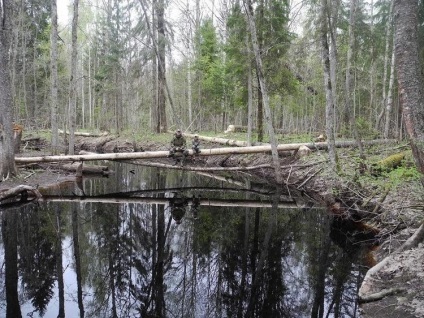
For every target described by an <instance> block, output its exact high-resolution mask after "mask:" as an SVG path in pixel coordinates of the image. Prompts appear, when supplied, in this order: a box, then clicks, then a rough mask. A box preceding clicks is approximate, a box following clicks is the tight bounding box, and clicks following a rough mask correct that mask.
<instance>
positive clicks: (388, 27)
mask: <svg viewBox="0 0 424 318" xmlns="http://www.w3.org/2000/svg"><path fill="white" fill-rule="evenodd" d="M393 3H394V1H392V4H391V6H390V12H389V17H391V16H392V12H393ZM391 26H392V19H391V18H389V19H387V23H386V46H385V50H384V66H383V81H382V86H383V88H382V98H381V111H380V114H379V115H378V117H377V120H376V124H375V128H376V129H379V128H380V123H381V119H382V118H383V116H384V112H385V109H386V94H387V92H386V82H387V65H388V64H389V46H390V38H391V37H390V33H391V32H390V31H391V29H392V27H391ZM393 50H394V47H393ZM392 67H393V65H392Z"/></svg>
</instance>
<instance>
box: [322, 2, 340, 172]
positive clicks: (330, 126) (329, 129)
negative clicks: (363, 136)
mask: <svg viewBox="0 0 424 318" xmlns="http://www.w3.org/2000/svg"><path fill="white" fill-rule="evenodd" d="M320 19H321V30H320V32H321V49H322V64H323V67H324V87H325V97H326V107H325V122H326V133H327V138H328V155H329V158H330V163H331V165H332V167H333V169H335V168H336V165H337V155H336V147H335V137H334V94H333V88H332V82H331V68H330V50H329V46H328V23H327V1H326V0H321V16H320Z"/></svg>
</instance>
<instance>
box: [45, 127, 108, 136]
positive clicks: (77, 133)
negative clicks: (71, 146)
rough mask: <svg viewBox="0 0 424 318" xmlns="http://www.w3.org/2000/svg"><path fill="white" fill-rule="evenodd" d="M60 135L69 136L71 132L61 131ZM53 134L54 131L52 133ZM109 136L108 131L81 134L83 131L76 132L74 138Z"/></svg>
mask: <svg viewBox="0 0 424 318" xmlns="http://www.w3.org/2000/svg"><path fill="white" fill-rule="evenodd" d="M58 132H59V134H62V135H64V134H67V135H69V134H70V132H69V131H64V130H61V129H59V130H58ZM52 133H53V131H52ZM107 135H109V133H108V132H107V131H105V132H102V133H95V132H81V131H74V136H83V137H103V136H107Z"/></svg>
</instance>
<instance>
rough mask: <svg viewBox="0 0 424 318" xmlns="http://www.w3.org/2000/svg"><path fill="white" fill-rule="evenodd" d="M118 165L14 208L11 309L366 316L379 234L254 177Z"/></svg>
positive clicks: (5, 265) (8, 247)
mask: <svg viewBox="0 0 424 318" xmlns="http://www.w3.org/2000/svg"><path fill="white" fill-rule="evenodd" d="M113 169H114V170H116V173H115V174H113V175H111V176H110V177H109V178H100V179H84V180H82V181H81V182H78V183H69V184H67V185H64V186H61V187H57V188H56V189H53V190H51V192H50V193H49V195H46V199H48V200H46V202H43V203H39V204H33V203H31V204H27V205H26V206H24V207H21V208H19V209H12V208H7V209H6V208H5V207H3V208H2V211H1V218H2V224H1V228H2V236H1V242H0V243H1V250H0V253H1V254H0V262H1V268H0V270H1V272H0V280H1V282H0V284H1V286H2V287H1V294H0V317H6V303H7V307H8V310H9V315H8V316H7V317H19V313H20V312H21V314H22V316H23V317H39V316H40V315H44V317H58V313H59V310H63V311H64V312H65V313H66V317H79V316H80V315H82V314H84V315H85V317H335V316H337V317H355V316H357V313H358V309H357V304H356V293H357V290H358V286H359V284H360V282H361V281H362V278H363V275H364V272H365V270H366V266H364V265H366V264H365V263H364V261H363V259H364V255H365V253H366V252H367V251H368V248H367V247H366V245H367V244H366V243H367V242H366V241H364V240H366V239H367V238H360V239H358V237H357V236H352V235H350V234H349V233H347V232H346V229H347V228H346V227H345V225H346V224H344V223H343V222H340V220H335V219H333V218H332V217H331V216H329V215H328V212H327V211H326V210H325V209H322V208H319V207H316V206H313V205H312V204H309V205H305V203H304V202H303V201H302V202H303V203H300V200H298V199H296V198H294V199H292V198H289V197H287V196H286V195H282V194H276V191H275V189H272V188H267V187H265V186H259V185H253V184H251V183H249V182H246V181H245V180H243V179H242V178H241V179H240V180H239V181H233V180H231V179H225V178H221V179H216V178H213V177H212V176H210V175H209V176H208V175H201V174H194V173H188V172H183V171H167V170H157V169H150V168H145V167H137V166H132V165H118V164H116V165H115V166H114V167H113ZM350 231H351V232H353V231H354V230H350ZM62 281H63V284H62ZM61 299H62V301H61ZM335 313H337V314H335Z"/></svg>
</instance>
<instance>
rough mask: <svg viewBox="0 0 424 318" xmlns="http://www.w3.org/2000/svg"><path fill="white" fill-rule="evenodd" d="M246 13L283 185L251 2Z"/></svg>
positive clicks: (277, 170)
mask: <svg viewBox="0 0 424 318" xmlns="http://www.w3.org/2000/svg"><path fill="white" fill-rule="evenodd" d="M245 6H247V7H245V11H246V15H247V20H248V23H249V30H250V38H251V41H252V47H253V53H254V55H255V59H256V68H257V73H258V79H259V84H260V89H261V93H262V101H263V106H264V110H265V122H266V124H267V127H268V134H269V139H270V142H271V153H272V161H273V165H274V169H275V177H276V179H277V182H278V183H282V182H283V179H282V175H281V169H280V163H279V159H278V150H277V139H276V138H275V133H274V127H273V124H272V115H271V109H270V106H269V96H268V88H267V84H266V79H265V74H264V67H263V64H262V57H261V55H260V51H259V44H258V38H257V32H256V26H255V22H254V20H253V17H252V14H251V2H250V0H247V3H246V4H245Z"/></svg>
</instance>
